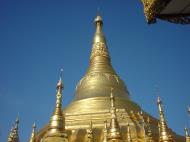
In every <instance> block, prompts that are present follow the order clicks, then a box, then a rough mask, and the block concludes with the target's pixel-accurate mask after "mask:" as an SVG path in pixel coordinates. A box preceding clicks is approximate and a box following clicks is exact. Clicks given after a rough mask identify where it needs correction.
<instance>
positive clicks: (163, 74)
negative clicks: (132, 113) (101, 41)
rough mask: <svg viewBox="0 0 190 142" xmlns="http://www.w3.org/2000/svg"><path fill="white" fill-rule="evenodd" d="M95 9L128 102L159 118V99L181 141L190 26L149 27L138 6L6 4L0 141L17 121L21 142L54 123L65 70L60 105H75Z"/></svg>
mask: <svg viewBox="0 0 190 142" xmlns="http://www.w3.org/2000/svg"><path fill="white" fill-rule="evenodd" d="M98 6H99V7H100V11H101V15H102V17H103V20H104V33H105V35H106V38H107V42H108V46H109V52H110V55H111V57H112V64H113V67H114V68H115V70H116V71H117V73H118V74H119V75H120V77H121V78H122V79H123V80H124V81H125V83H126V85H127V87H128V90H129V92H130V94H131V99H132V100H133V101H135V102H137V103H138V104H139V105H140V106H141V107H142V108H143V110H145V111H146V112H148V113H150V114H151V115H153V116H155V117H157V118H158V113H157V106H156V98H157V94H159V95H160V97H161V99H162V100H163V102H164V109H165V115H166V119H167V122H168V125H169V126H170V127H171V128H172V129H173V130H175V131H176V132H177V133H179V134H183V133H184V132H183V129H184V126H185V125H188V123H189V121H190V118H188V116H187V113H186V109H187V106H188V105H190V91H189V88H190V75H189V73H190V66H189V65H190V47H189V37H190V36H189V34H190V28H189V26H182V25H175V24H171V23H167V22H163V21H158V23H157V24H154V25H147V24H146V22H145V19H144V15H143V7H142V4H141V2H140V0H131V1H130V0H128V1H127V0H126V1H124V0H117V1H116V0H115V1H114V0H112V1H110V0H104V1H103V0H102V1H100V0H99V1H95V0H80V1H76V0H68V1H66V0H56V1H48V0H33V1H27V0H23V1H21V0H18V1H13V0H9V1H7V0H1V1H0V116H1V117H0V141H2V142H3V141H6V140H7V135H8V132H9V130H10V128H11V125H12V124H13V122H14V120H15V119H16V116H17V114H18V113H19V116H20V139H21V141H26V140H28V138H29V137H30V133H31V126H32V123H33V122H34V121H35V122H36V124H37V129H39V128H42V127H43V126H44V125H45V124H46V123H47V122H48V121H49V118H50V116H51V113H52V111H53V108H54V106H55V93H56V92H55V91H56V88H55V87H56V83H57V80H58V78H59V70H60V68H63V69H64V75H63V78H64V85H65V89H64V92H63V93H64V96H63V105H64V106H66V105H67V104H69V102H70V101H71V100H72V98H73V96H74V90H75V86H76V84H77V82H78V81H79V80H80V78H81V77H82V76H83V75H84V73H85V71H86V69H87V67H88V63H89V56H90V50H91V42H92V37H93V34H94V30H95V29H94V25H93V20H94V17H95V16H96V11H97V7H98ZM155 86H159V87H158V88H159V89H158V91H156V89H155ZM157 92H159V93H157Z"/></svg>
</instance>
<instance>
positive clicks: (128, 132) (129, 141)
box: [127, 123, 132, 142]
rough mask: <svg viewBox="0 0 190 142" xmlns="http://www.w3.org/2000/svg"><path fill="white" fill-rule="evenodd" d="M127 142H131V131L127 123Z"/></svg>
mask: <svg viewBox="0 0 190 142" xmlns="http://www.w3.org/2000/svg"><path fill="white" fill-rule="evenodd" d="M127 142H132V138H131V129H130V125H129V123H127Z"/></svg>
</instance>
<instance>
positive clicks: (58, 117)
mask: <svg viewBox="0 0 190 142" xmlns="http://www.w3.org/2000/svg"><path fill="white" fill-rule="evenodd" d="M61 75H62V70H61ZM56 88H57V94H56V107H55V110H54V113H53V114H52V116H51V119H50V122H49V130H48V132H47V133H46V135H45V139H44V142H53V141H56V140H59V141H60V142H67V135H66V132H65V118H64V116H63V114H62V90H63V83H62V79H61V76H60V79H59V81H58V83H57V87H56Z"/></svg>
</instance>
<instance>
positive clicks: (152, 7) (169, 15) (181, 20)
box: [141, 0, 190, 24]
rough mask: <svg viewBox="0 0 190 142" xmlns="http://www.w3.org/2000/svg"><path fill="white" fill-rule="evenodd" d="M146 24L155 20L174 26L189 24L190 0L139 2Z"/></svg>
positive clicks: (148, 0)
mask: <svg viewBox="0 0 190 142" xmlns="http://www.w3.org/2000/svg"><path fill="white" fill-rule="evenodd" d="M141 1H142V3H143V5H144V14H145V17H146V20H147V23H148V24H152V23H155V22H156V20H157V19H161V20H165V21H168V22H172V23H176V24H190V0H141Z"/></svg>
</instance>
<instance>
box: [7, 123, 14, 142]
mask: <svg viewBox="0 0 190 142" xmlns="http://www.w3.org/2000/svg"><path fill="white" fill-rule="evenodd" d="M7 141H8V142H13V127H12V128H11V130H10V132H9V136H8V140H7Z"/></svg>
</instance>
